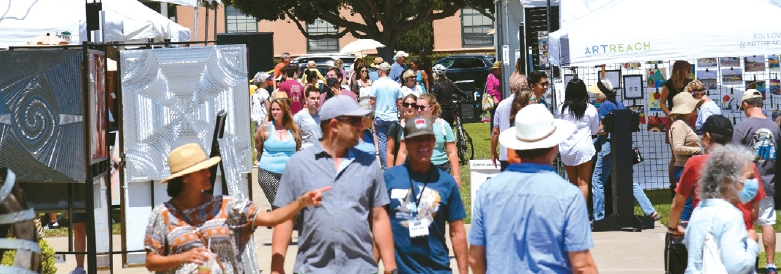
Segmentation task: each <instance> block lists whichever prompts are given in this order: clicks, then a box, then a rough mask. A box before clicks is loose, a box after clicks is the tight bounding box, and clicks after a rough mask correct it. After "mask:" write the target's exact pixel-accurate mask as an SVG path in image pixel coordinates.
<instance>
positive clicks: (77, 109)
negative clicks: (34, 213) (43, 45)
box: [0, 50, 85, 183]
mask: <svg viewBox="0 0 781 274" xmlns="http://www.w3.org/2000/svg"><path fill="white" fill-rule="evenodd" d="M82 57H83V53H82V51H81V50H60V51H0V71H2V73H0V141H1V142H0V166H8V167H10V168H11V169H13V170H14V171H18V172H17V174H18V178H19V180H20V181H25V182H63V183H74V182H84V181H85V173H84V165H85V160H84V158H85V157H84V127H83V126H84V125H83V123H82V112H83V109H82V106H83V104H82V92H83V91H82V81H81V79H82Z"/></svg>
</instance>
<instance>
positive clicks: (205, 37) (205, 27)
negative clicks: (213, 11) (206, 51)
mask: <svg viewBox="0 0 781 274" xmlns="http://www.w3.org/2000/svg"><path fill="white" fill-rule="evenodd" d="M203 4H204V6H205V7H206V23H204V24H203V32H204V33H203V45H204V46H208V45H209V42H207V41H209V6H211V5H210V4H209V2H208V1H206V2H203Z"/></svg>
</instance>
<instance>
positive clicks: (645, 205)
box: [591, 137, 656, 220]
mask: <svg viewBox="0 0 781 274" xmlns="http://www.w3.org/2000/svg"><path fill="white" fill-rule="evenodd" d="M597 142H598V145H601V146H602V150H600V151H599V153H597V155H596V158H597V160H596V161H595V163H594V175H593V176H592V177H591V182H592V187H591V191H592V192H593V195H594V220H602V219H604V218H605V183H606V182H607V178H608V177H610V173H611V172H612V171H613V170H612V160H613V159H611V158H610V157H611V155H610V152H611V150H610V142H608V141H607V139H606V138H604V137H602V138H599V140H598V141H597ZM632 193H633V194H634V196H635V200H637V203H638V204H640V208H641V209H643V213H644V214H645V215H646V216H648V215H651V214H652V213H654V212H655V211H656V209H654V206H653V205H652V204H651V200H648V196H645V192H643V189H642V188H640V185H639V184H637V182H636V181H634V180H632Z"/></svg>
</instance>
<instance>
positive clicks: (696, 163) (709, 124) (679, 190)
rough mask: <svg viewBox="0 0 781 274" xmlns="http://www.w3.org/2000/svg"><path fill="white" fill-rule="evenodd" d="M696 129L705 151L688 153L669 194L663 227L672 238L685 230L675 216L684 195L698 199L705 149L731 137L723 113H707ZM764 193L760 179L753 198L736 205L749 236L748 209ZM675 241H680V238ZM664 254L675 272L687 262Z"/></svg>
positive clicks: (751, 228) (712, 148) (751, 230)
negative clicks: (668, 204)
mask: <svg viewBox="0 0 781 274" xmlns="http://www.w3.org/2000/svg"><path fill="white" fill-rule="evenodd" d="M700 133H701V134H702V140H701V141H702V145H703V147H704V148H705V153H706V154H705V155H695V156H692V157H691V158H689V160H688V161H686V165H685V166H684V168H683V173H681V179H680V180H679V182H678V186H677V187H676V188H675V198H673V204H672V206H671V207H670V216H669V222H668V223H667V230H668V233H669V234H670V236H672V237H674V238H683V236H684V233H685V231H686V224H685V223H683V224H679V219H680V217H681V212H682V211H683V206H684V202H685V201H686V199H688V198H689V197H691V198H692V200H693V205H694V206H695V207H696V206H697V204H698V203H699V202H700V199H699V198H698V197H697V193H696V192H695V189H696V188H697V181H699V180H700V173H701V172H702V168H703V167H704V166H705V161H706V160H708V158H709V156H710V155H708V154H707V153H711V152H713V151H716V150H718V149H720V148H721V147H723V146H724V145H726V144H729V143H730V142H731V141H732V134H733V128H732V122H730V120H729V119H728V118H727V117H724V116H723V115H720V114H717V115H711V116H710V117H708V119H707V120H705V123H703V125H702V128H701V129H700ZM754 174H759V171H758V170H757V167H756V165H755V166H754ZM764 197H765V191H764V187H762V180H761V179H760V183H759V188H758V190H757V192H756V196H754V199H753V200H751V202H750V203H745V204H738V206H737V207H738V209H740V211H741V212H743V222H744V223H745V225H746V230H748V231H749V236H751V235H752V234H753V235H756V231H754V220H755V218H754V217H753V216H752V213H751V212H752V208H758V206H759V202H760V201H761V200H762V199H763V198H764ZM671 240H673V239H671V238H670V237H669V236H668V239H667V241H671ZM673 241H675V240H673ZM677 241H678V242H680V240H677ZM666 244H667V243H666ZM677 248H683V245H682V244H681V246H679V247H677ZM668 257H669V258H671V259H670V260H669V262H670V264H671V265H669V266H668V269H669V270H670V271H672V272H675V271H673V270H674V269H675V268H676V267H681V268H682V269H685V268H686V266H687V262H686V261H685V260H683V261H681V260H678V261H676V260H675V259H677V258H680V259H687V258H686V257H680V256H678V257H676V256H675V255H674V254H672V255H671V254H668Z"/></svg>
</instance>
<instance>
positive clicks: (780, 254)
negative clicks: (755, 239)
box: [757, 239, 781, 273]
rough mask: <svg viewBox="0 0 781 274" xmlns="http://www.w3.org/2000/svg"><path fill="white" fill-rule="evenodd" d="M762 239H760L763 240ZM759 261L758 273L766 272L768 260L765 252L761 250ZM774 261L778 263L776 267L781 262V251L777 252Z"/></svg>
mask: <svg viewBox="0 0 781 274" xmlns="http://www.w3.org/2000/svg"><path fill="white" fill-rule="evenodd" d="M761 240H762V239H760V241H761ZM758 257H759V263H758V264H757V273H765V272H767V268H765V265H766V261H765V252H764V251H762V252H759V256H758ZM773 263H775V264H776V268H778V266H779V265H780V264H781V252H776V256H775V257H773Z"/></svg>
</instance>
